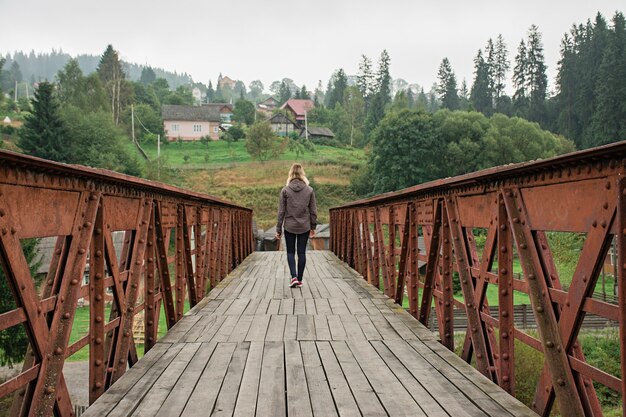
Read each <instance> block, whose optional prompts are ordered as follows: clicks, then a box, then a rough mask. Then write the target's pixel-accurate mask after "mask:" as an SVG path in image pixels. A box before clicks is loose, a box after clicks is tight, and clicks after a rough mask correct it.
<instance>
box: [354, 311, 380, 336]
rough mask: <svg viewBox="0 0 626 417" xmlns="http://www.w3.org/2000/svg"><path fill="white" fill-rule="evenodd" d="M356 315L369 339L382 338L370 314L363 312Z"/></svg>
mask: <svg viewBox="0 0 626 417" xmlns="http://www.w3.org/2000/svg"><path fill="white" fill-rule="evenodd" d="M354 317H355V318H356V321H357V322H358V323H359V326H361V330H362V331H363V333H364V334H365V338H366V339H367V340H382V336H381V335H380V333H378V331H377V330H376V327H374V325H373V324H372V321H371V320H370V317H369V316H365V315H362V314H361V315H358V316H354Z"/></svg>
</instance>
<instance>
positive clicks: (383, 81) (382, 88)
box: [376, 49, 391, 106]
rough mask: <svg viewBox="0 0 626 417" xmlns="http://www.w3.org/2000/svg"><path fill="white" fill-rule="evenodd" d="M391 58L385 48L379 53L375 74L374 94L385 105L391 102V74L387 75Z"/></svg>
mask: <svg viewBox="0 0 626 417" xmlns="http://www.w3.org/2000/svg"><path fill="white" fill-rule="evenodd" d="M390 63H391V58H389V53H388V52H387V50H386V49H383V52H382V53H381V54H380V60H379V61H378V73H377V75H376V90H377V92H376V94H378V95H379V96H380V97H381V99H382V103H383V104H384V105H385V106H386V105H387V104H389V103H390V102H391V75H389V65H390Z"/></svg>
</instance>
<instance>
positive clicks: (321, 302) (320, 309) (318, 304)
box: [314, 298, 333, 316]
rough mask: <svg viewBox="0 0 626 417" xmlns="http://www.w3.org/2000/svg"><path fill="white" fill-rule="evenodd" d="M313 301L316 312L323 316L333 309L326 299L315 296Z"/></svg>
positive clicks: (330, 312) (329, 313)
mask: <svg viewBox="0 0 626 417" xmlns="http://www.w3.org/2000/svg"><path fill="white" fill-rule="evenodd" d="M314 301H315V308H316V309H317V314H321V315H325V316H328V315H331V314H333V310H332V309H331V308H330V304H329V302H328V300H327V299H323V298H317V299H315V300H314Z"/></svg>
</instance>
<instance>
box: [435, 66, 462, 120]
mask: <svg viewBox="0 0 626 417" xmlns="http://www.w3.org/2000/svg"><path fill="white" fill-rule="evenodd" d="M437 78H438V79H439V83H438V84H437V93H438V94H439V100H441V106H442V107H443V108H446V109H450V110H457V109H458V108H459V95H458V92H457V87H456V76H455V75H454V72H453V71H452V66H451V65H450V61H449V60H448V58H444V59H443V61H441V65H439V72H438V74H437Z"/></svg>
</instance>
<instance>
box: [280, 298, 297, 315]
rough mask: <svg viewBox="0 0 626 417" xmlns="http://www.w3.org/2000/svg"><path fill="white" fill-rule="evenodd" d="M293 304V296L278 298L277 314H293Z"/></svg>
mask: <svg viewBox="0 0 626 417" xmlns="http://www.w3.org/2000/svg"><path fill="white" fill-rule="evenodd" d="M294 304H295V301H294V299H293V298H286V299H283V300H280V309H279V310H278V314H294V312H293V308H294Z"/></svg>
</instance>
